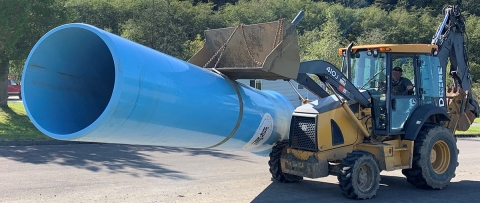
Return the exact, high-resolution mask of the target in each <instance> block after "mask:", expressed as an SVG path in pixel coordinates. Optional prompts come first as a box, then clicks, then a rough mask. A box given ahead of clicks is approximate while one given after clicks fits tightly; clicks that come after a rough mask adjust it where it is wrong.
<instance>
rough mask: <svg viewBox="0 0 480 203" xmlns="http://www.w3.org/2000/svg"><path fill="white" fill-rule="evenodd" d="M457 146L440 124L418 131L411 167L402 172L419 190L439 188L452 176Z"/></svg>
mask: <svg viewBox="0 0 480 203" xmlns="http://www.w3.org/2000/svg"><path fill="white" fill-rule="evenodd" d="M457 166H458V149H457V144H456V139H455V137H454V136H453V135H452V134H451V133H450V132H449V131H448V129H447V128H445V127H444V126H437V127H434V128H431V129H428V130H425V131H421V132H420V134H419V135H418V137H417V139H415V145H414V151H413V163H412V168H411V169H404V170H402V173H403V174H404V175H405V176H406V177H407V181H408V182H409V183H410V184H412V185H414V186H416V187H418V188H423V189H442V188H444V187H446V186H447V185H448V183H450V181H451V180H452V178H454V177H455V170H456V168H457Z"/></svg>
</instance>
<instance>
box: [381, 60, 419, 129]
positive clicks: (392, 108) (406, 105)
mask: <svg viewBox="0 0 480 203" xmlns="http://www.w3.org/2000/svg"><path fill="white" fill-rule="evenodd" d="M417 60H418V57H417V56H416V55H414V54H392V61H391V66H390V67H391V68H390V69H389V73H387V74H389V75H390V77H389V86H390V88H389V93H388V94H389V95H390V105H389V107H388V110H389V112H390V113H389V120H390V122H389V134H401V133H402V132H404V130H405V129H404V125H405V122H406V121H407V119H408V117H409V116H410V114H411V113H412V112H413V110H414V109H415V108H416V107H417V106H418V98H417V96H418V93H417V88H416V86H415V83H416V77H415V76H416V75H417V71H416V70H417ZM395 67H399V68H400V69H401V70H402V71H401V76H400V77H401V78H403V79H400V82H395V80H394V77H398V71H397V73H394V70H393V69H394V68H395ZM395 74H397V75H395ZM406 80H409V81H410V82H411V84H412V86H413V91H407V90H405V91H398V90H399V89H401V87H400V86H401V85H406V84H407V83H408V82H406ZM395 90H397V91H395Z"/></svg>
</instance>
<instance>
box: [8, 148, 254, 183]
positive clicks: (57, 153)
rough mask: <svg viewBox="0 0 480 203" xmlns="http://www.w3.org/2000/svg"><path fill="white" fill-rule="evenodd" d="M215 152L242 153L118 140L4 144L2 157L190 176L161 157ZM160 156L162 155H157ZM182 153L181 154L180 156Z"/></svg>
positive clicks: (139, 173) (113, 170)
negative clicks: (126, 143)
mask: <svg viewBox="0 0 480 203" xmlns="http://www.w3.org/2000/svg"><path fill="white" fill-rule="evenodd" d="M165 154H169V156H170V155H172V156H175V155H181V156H200V155H205V156H213V157H217V158H223V159H233V160H238V161H247V162H248V160H247V159H246V158H245V159H244V157H242V156H237V155H233V154H229V153H228V152H221V151H216V150H202V149H190V148H176V147H157V146H134V145H117V144H75V145H37V146H10V147H0V157H5V158H7V159H11V160H14V161H19V162H24V163H31V164H58V165H64V166H71V167H75V168H80V169H86V170H90V171H93V172H97V171H100V170H103V171H108V172H110V173H126V174H130V175H133V176H151V177H166V178H173V179H189V178H188V177H187V176H186V175H184V174H183V173H182V172H180V171H175V170H170V169H168V168H166V167H165V165H164V164H162V163H161V161H162V160H161V157H162V156H165ZM157 156H158V157H157ZM179 157H180V156H179Z"/></svg>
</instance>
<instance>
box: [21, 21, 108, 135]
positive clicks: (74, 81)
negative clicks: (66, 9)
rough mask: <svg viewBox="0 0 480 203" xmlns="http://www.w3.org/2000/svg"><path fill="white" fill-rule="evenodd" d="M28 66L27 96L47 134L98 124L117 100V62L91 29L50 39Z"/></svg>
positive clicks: (63, 32)
mask: <svg viewBox="0 0 480 203" xmlns="http://www.w3.org/2000/svg"><path fill="white" fill-rule="evenodd" d="M40 42H41V43H40ZM25 66H26V67H25V70H24V71H25V72H24V74H23V78H22V82H23V84H22V88H23V90H22V94H23V95H22V96H23V98H24V104H25V108H26V110H27V111H28V112H29V114H30V116H31V117H32V118H34V119H32V121H33V122H37V124H38V125H37V126H41V127H42V128H43V129H41V130H44V131H47V132H50V133H54V134H58V135H62V134H71V133H75V132H78V131H80V130H82V129H84V128H86V127H87V126H89V125H90V124H92V123H93V122H94V121H95V120H96V119H97V118H98V117H99V116H100V115H101V114H102V112H103V111H104V110H105V108H106V107H107V105H108V103H109V101H110V99H111V96H112V92H113V88H114V83H115V64H114V60H113V57H112V54H111V52H110V50H109V48H108V46H107V45H106V44H105V42H104V41H103V40H102V39H101V38H100V37H99V36H97V35H96V34H94V33H93V32H91V31H89V30H86V29H82V28H70V29H63V30H59V31H57V32H53V33H51V34H50V35H48V36H45V37H44V38H42V39H41V40H40V41H39V43H37V45H36V47H34V51H33V52H31V53H30V56H29V58H28V59H27V64H26V65H25ZM46 95H48V96H46Z"/></svg>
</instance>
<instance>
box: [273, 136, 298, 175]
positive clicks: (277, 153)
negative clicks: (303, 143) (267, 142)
mask: <svg viewBox="0 0 480 203" xmlns="http://www.w3.org/2000/svg"><path fill="white" fill-rule="evenodd" d="M287 145H288V140H282V141H278V142H277V143H275V145H274V146H273V148H272V152H270V160H269V161H268V165H269V166H270V173H271V174H272V177H273V178H274V179H275V180H277V181H280V182H282V183H292V182H298V181H300V180H303V177H302V176H296V175H291V174H286V173H283V171H282V166H281V163H280V157H281V156H282V155H283V154H285V153H286V152H287Z"/></svg>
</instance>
